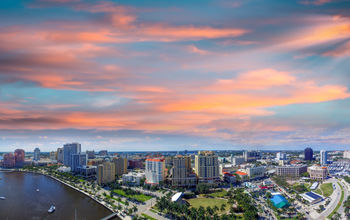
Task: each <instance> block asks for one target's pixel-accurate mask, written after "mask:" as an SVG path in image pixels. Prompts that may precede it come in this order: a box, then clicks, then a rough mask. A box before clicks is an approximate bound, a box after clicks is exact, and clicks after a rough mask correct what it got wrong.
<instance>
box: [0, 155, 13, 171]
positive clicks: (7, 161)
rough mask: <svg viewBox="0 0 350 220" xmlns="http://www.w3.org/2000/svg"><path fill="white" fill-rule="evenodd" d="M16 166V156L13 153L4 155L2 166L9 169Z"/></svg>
mask: <svg viewBox="0 0 350 220" xmlns="http://www.w3.org/2000/svg"><path fill="white" fill-rule="evenodd" d="M15 164H16V160H15V156H14V155H13V154H12V153H7V154H4V157H3V162H2V165H3V166H4V167H7V168H11V167H14V166H15Z"/></svg>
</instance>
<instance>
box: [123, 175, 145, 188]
mask: <svg viewBox="0 0 350 220" xmlns="http://www.w3.org/2000/svg"><path fill="white" fill-rule="evenodd" d="M144 178H145V173H135V172H130V173H127V174H123V176H122V180H123V184H126V185H132V186H139V185H140V183H141V180H142V179H144Z"/></svg>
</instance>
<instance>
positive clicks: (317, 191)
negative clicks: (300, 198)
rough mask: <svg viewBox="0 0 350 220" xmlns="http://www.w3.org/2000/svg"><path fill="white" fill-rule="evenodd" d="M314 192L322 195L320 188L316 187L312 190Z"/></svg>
mask: <svg viewBox="0 0 350 220" xmlns="http://www.w3.org/2000/svg"><path fill="white" fill-rule="evenodd" d="M314 192H315V193H317V194H319V195H322V191H321V190H320V189H316V190H314Z"/></svg>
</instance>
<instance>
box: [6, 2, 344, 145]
mask: <svg viewBox="0 0 350 220" xmlns="http://www.w3.org/2000/svg"><path fill="white" fill-rule="evenodd" d="M349 58H350V2H349V1H340V0H299V1H275V0H270V1H268V0H244V1H243V0H241V1H240V0H216V1H207V0H192V1H189V0H184V1H181V0H177V1H165V0H152V1H141V0H137V1H130V0H125V1H108V0H107V1H97V0H96V1H93V0H91V1H88V0H86V1H85V0H26V1H13V0H1V1H0V151H12V150H14V149H15V148H17V147H21V148H24V149H25V150H27V151H32V150H33V149H34V147H37V146H38V147H40V148H41V149H42V151H49V150H52V149H56V148H57V147H60V146H62V144H64V143H66V142H80V143H82V147H83V150H85V149H95V150H100V149H108V150H110V151H124V150H129V151H132V150H146V151H151V150H152V151H157V150H182V149H188V150H192V149H220V150H225V149H227V150H234V149H248V148H251V149H303V148H304V147H306V146H311V147H313V148H314V149H321V148H325V149H329V150H331V149H346V148H347V149H349V148H350V127H349V125H350V111H349V110H350V102H349V101H350V91H349V86H350V72H349V71H350V60H349Z"/></svg>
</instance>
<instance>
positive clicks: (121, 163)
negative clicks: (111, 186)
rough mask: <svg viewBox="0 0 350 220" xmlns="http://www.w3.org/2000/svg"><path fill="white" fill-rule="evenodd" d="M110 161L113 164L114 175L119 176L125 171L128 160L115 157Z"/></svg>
mask: <svg viewBox="0 0 350 220" xmlns="http://www.w3.org/2000/svg"><path fill="white" fill-rule="evenodd" d="M112 162H113V163H114V164H115V175H117V176H121V175H123V174H125V173H127V168H128V160H127V159H126V158H123V157H115V158H113V160H112Z"/></svg>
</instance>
